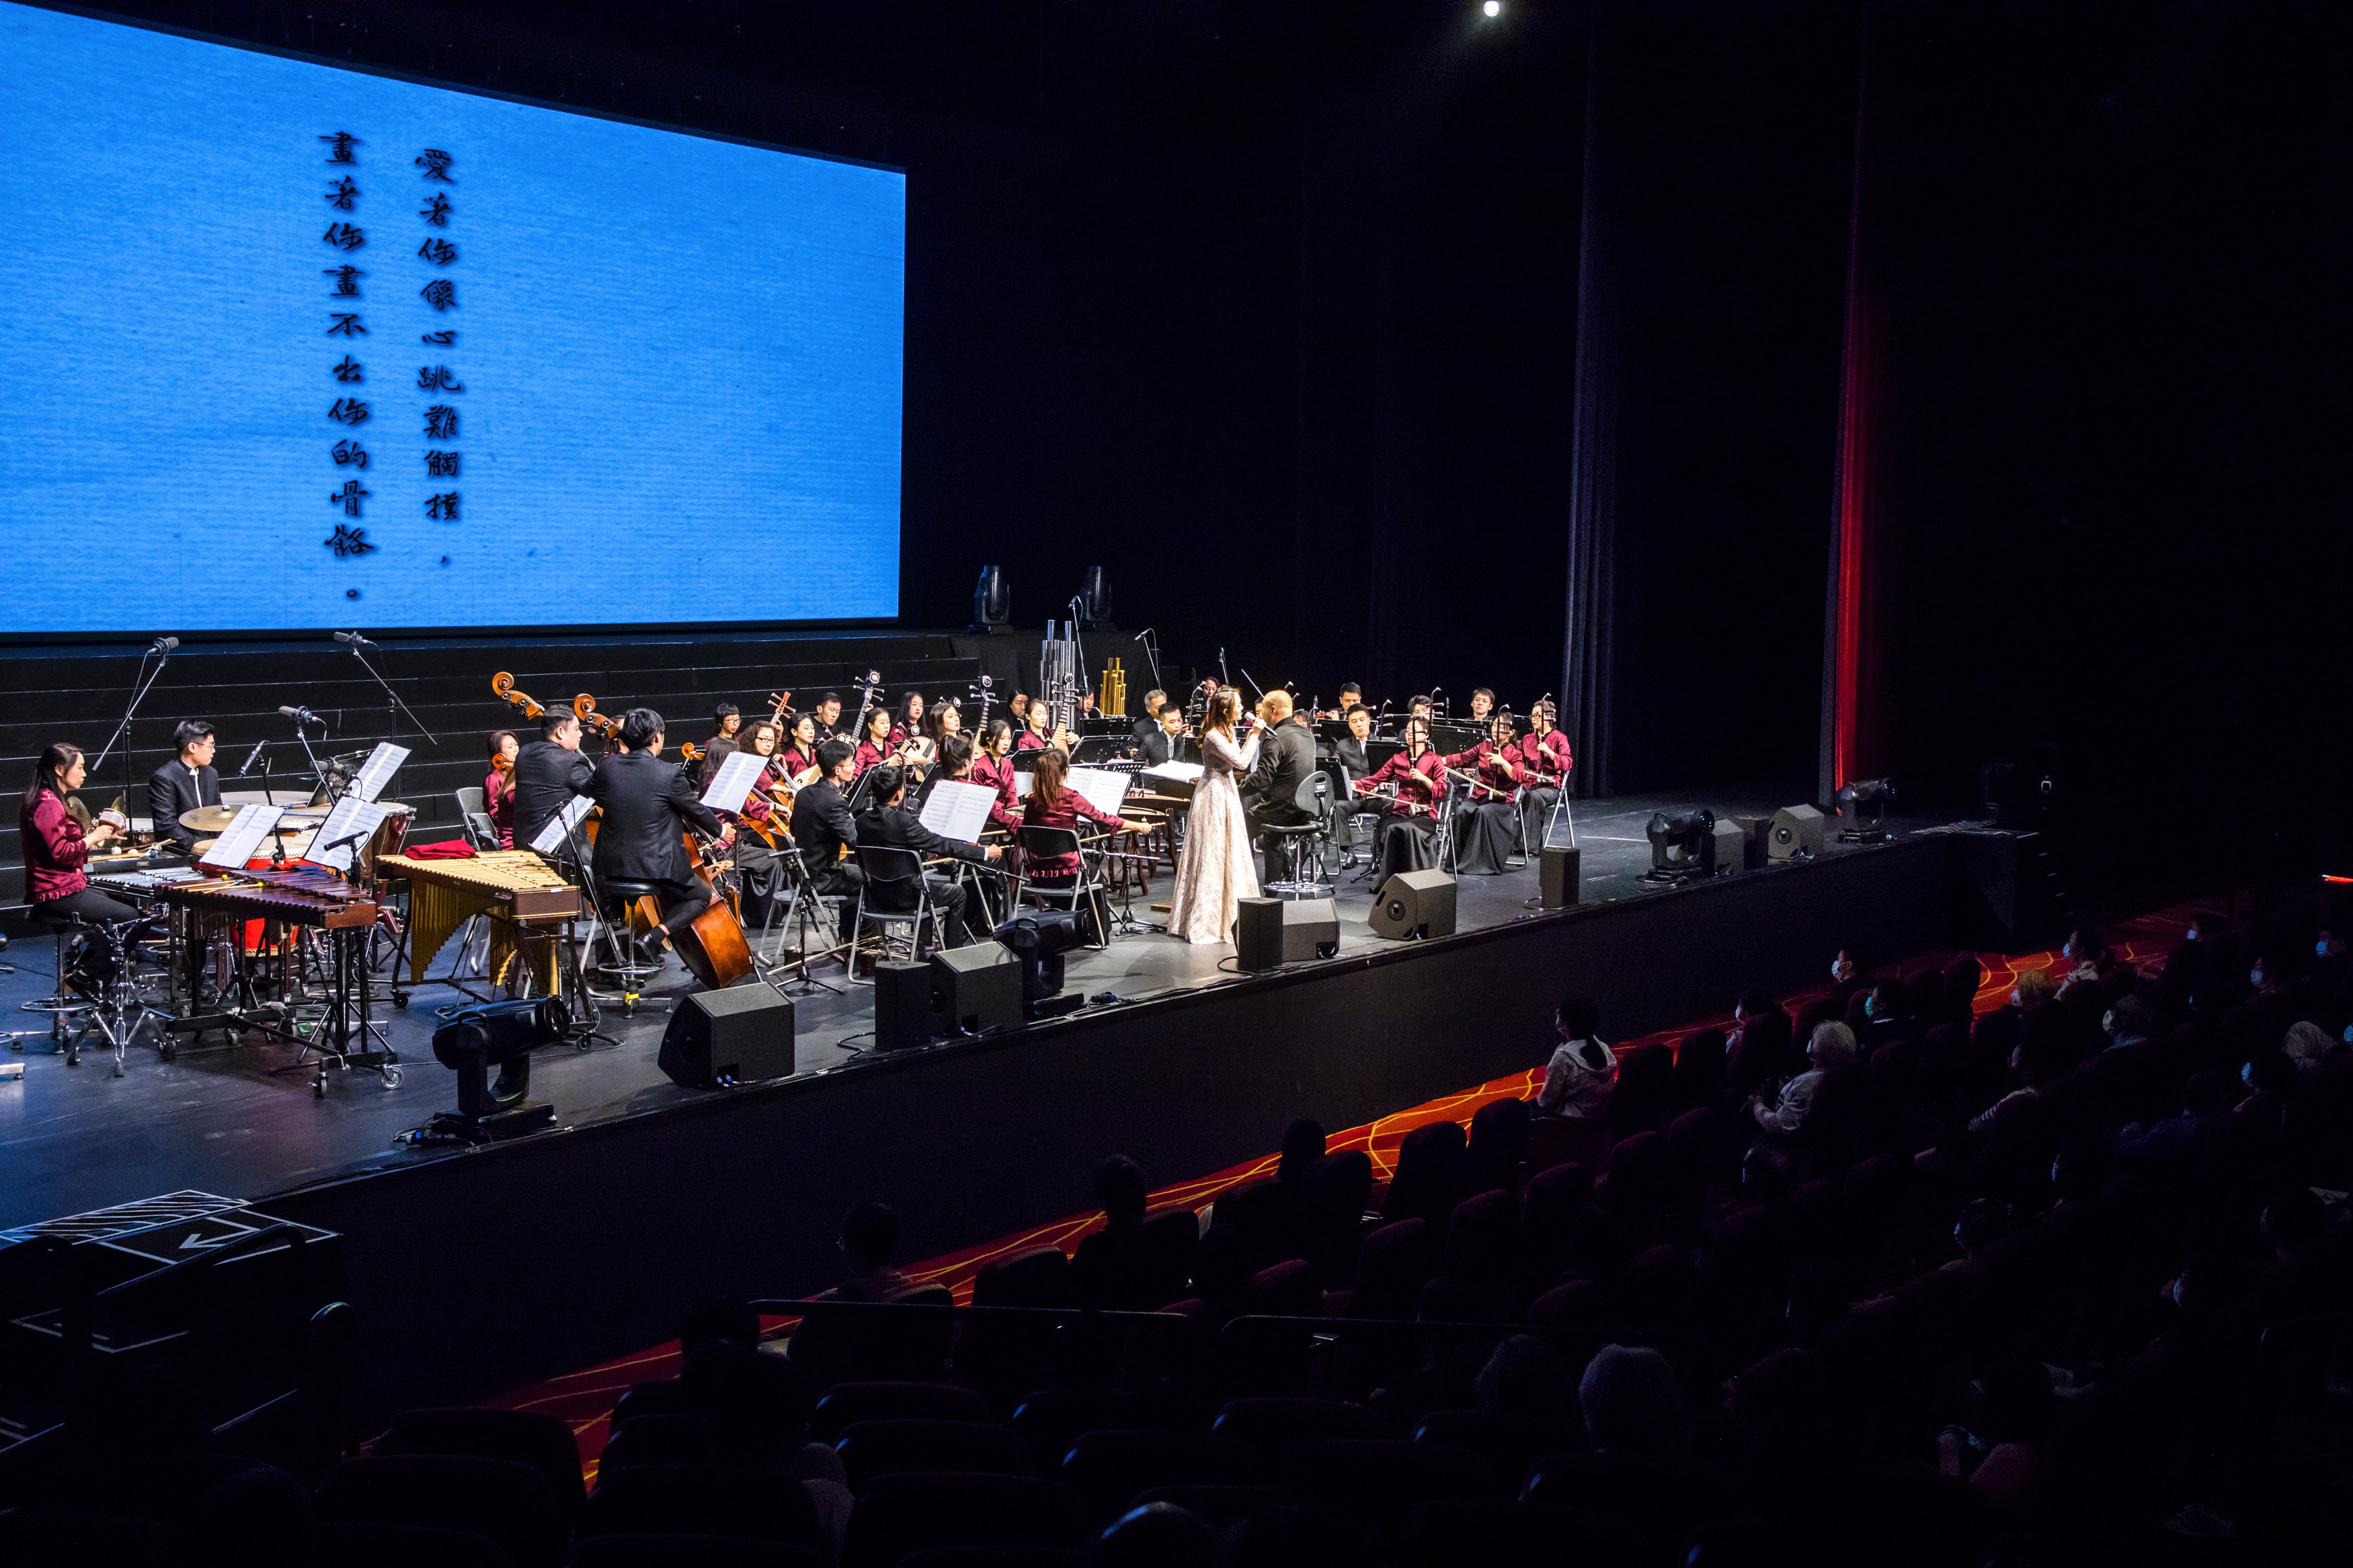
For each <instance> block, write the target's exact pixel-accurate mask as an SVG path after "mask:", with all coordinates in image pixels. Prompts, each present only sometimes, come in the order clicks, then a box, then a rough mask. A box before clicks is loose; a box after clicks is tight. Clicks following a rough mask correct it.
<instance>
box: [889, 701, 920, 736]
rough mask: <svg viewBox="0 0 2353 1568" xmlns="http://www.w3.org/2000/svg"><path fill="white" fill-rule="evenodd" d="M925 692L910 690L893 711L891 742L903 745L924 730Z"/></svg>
mask: <svg viewBox="0 0 2353 1568" xmlns="http://www.w3.org/2000/svg"><path fill="white" fill-rule="evenodd" d="M923 711H924V710H923V693H922V692H920V691H910V692H908V693H906V694H905V695H904V696H902V697H901V698H900V699H899V706H898V707H896V708H894V709H892V711H891V743H892V745H893V746H903V745H905V744H906V743H907V742H910V741H912V740H914V739H915V738H916V737H918V736H920V735H922V734H923Z"/></svg>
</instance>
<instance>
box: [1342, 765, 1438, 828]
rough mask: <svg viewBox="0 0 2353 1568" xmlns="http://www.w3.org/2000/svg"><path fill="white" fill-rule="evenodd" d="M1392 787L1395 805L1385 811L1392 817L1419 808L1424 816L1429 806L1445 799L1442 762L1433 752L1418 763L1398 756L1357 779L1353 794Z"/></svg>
mask: <svg viewBox="0 0 2353 1568" xmlns="http://www.w3.org/2000/svg"><path fill="white" fill-rule="evenodd" d="M1392 783H1393V784H1396V785H1397V786H1398V798H1397V804H1396V805H1392V806H1390V807H1389V810H1390V812H1391V813H1392V814H1401V813H1404V812H1408V811H1412V810H1414V809H1415V808H1417V807H1419V809H1420V811H1421V813H1422V814H1424V815H1428V814H1430V808H1431V807H1432V806H1433V805H1436V804H1437V803H1438V802H1439V801H1440V800H1443V799H1444V798H1446V759H1445V758H1443V757H1441V756H1440V755H1439V754H1438V753H1437V752H1435V751H1428V752H1422V753H1421V755H1420V757H1419V759H1410V758H1409V757H1408V756H1407V754H1406V753H1405V752H1398V753H1397V754H1396V755H1395V756H1393V757H1391V758H1390V759H1389V760H1388V762H1386V763H1382V764H1381V765H1380V766H1379V767H1377V768H1375V769H1374V770H1373V771H1372V772H1371V773H1366V775H1365V776H1364V777H1363V778H1360V779H1358V780H1357V781H1356V793H1357V794H1359V795H1366V794H1370V793H1371V792H1372V791H1374V790H1377V789H1378V788H1380V787H1381V785H1383V784H1392Z"/></svg>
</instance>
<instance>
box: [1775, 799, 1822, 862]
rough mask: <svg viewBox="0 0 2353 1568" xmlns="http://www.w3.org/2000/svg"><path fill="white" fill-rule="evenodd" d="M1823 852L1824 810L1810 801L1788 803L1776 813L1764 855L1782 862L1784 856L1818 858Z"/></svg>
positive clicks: (1789, 858)
mask: <svg viewBox="0 0 2353 1568" xmlns="http://www.w3.org/2000/svg"><path fill="white" fill-rule="evenodd" d="M1821 853H1822V814H1821V813H1820V812H1819V811H1816V810H1815V809H1814V808H1813V807H1812V806H1810V805H1785V806H1783V807H1782V808H1781V809H1780V810H1778V811H1777V812H1775V813H1774V814H1773V826H1772V828H1771V829H1770V837H1767V840H1766V843H1765V858H1767V860H1770V861H1772V862H1774V863H1775V864H1777V865H1778V864H1779V863H1780V862H1781V861H1784V860H1818V859H1820V858H1821Z"/></svg>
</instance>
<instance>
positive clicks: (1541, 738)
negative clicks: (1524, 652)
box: [1520, 701, 1577, 852]
mask: <svg viewBox="0 0 2353 1568" xmlns="http://www.w3.org/2000/svg"><path fill="white" fill-rule="evenodd" d="M1528 719H1529V728H1528V732H1527V733H1526V734H1525V735H1523V736H1521V737H1520V765H1521V766H1522V767H1523V768H1525V770H1526V787H1525V788H1524V789H1523V790H1522V791H1521V792H1520V816H1521V817H1522V819H1523V823H1524V832H1525V843H1526V844H1527V846H1528V848H1529V850H1530V851H1531V852H1534V851H1535V850H1536V849H1539V848H1541V847H1543V846H1544V830H1545V822H1546V818H1547V817H1549V816H1551V814H1552V808H1553V807H1554V806H1556V805H1559V804H1560V796H1561V792H1562V791H1563V790H1565V789H1567V787H1568V770H1569V769H1570V768H1572V767H1574V766H1576V765H1577V764H1576V759H1575V758H1573V757H1571V756H1570V755H1569V752H1568V737H1567V736H1566V735H1564V734H1562V733H1561V732H1560V729H1559V727H1558V724H1557V722H1556V710H1555V709H1554V707H1553V705H1552V704H1551V703H1550V702H1548V701H1546V702H1539V703H1537V704H1536V705H1535V707H1534V708H1531V709H1529V710H1528Z"/></svg>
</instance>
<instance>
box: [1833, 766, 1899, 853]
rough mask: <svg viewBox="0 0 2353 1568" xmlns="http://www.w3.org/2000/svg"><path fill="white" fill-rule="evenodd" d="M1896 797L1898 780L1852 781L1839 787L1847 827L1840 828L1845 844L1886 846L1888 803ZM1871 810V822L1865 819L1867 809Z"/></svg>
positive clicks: (1839, 804) (1840, 803) (1841, 812)
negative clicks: (1865, 808) (1865, 809)
mask: <svg viewBox="0 0 2353 1568" xmlns="http://www.w3.org/2000/svg"><path fill="white" fill-rule="evenodd" d="M1894 798H1895V781H1894V779H1852V780H1849V781H1848V782H1847V783H1845V784H1841V785H1840V786H1839V792H1838V808H1839V815H1840V816H1843V817H1845V818H1846V826H1844V827H1841V828H1840V829H1839V842H1840V843H1841V844H1884V843H1886V842H1887V840H1888V837H1889V834H1888V831H1887V803H1888V802H1889V801H1891V800H1894ZM1865 806H1868V807H1870V808H1871V818H1870V821H1869V822H1868V823H1866V822H1865V821H1864V820H1863V808H1864V807H1865Z"/></svg>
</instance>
